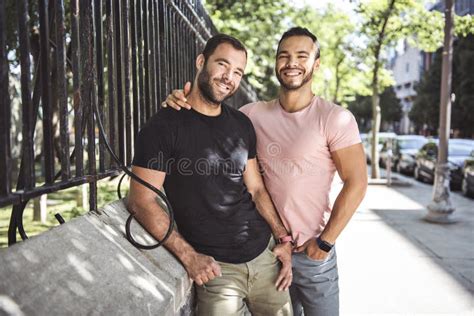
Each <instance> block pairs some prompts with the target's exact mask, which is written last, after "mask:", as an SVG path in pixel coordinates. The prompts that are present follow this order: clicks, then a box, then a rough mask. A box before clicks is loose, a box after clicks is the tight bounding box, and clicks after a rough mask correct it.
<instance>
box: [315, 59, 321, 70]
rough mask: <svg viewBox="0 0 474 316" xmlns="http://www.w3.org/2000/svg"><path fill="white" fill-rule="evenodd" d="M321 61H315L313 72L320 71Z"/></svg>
mask: <svg viewBox="0 0 474 316" xmlns="http://www.w3.org/2000/svg"><path fill="white" fill-rule="evenodd" d="M319 61H320V59H319V58H318V59H316V60H315V61H314V65H313V71H315V70H318V69H319Z"/></svg>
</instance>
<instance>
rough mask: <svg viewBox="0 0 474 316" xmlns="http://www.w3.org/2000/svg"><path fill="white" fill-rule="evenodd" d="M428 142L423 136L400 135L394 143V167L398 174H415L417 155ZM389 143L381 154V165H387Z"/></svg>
mask: <svg viewBox="0 0 474 316" xmlns="http://www.w3.org/2000/svg"><path fill="white" fill-rule="evenodd" d="M427 142H428V139H427V138H426V137H425V136H421V135H400V136H397V137H396V138H395V139H394V140H393V141H392V153H393V155H392V167H393V169H394V170H396V171H397V172H398V173H406V174H413V170H415V155H416V153H417V152H418V150H420V148H421V147H422V146H423V145H424V144H426V143H427ZM387 149H388V142H387V143H386V144H385V145H384V147H383V148H382V152H381V153H380V164H381V165H382V166H386V165H387Z"/></svg>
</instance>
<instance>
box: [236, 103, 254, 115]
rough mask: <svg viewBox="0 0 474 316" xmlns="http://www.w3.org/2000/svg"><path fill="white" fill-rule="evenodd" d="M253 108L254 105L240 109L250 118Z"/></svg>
mask: <svg viewBox="0 0 474 316" xmlns="http://www.w3.org/2000/svg"><path fill="white" fill-rule="evenodd" d="M252 107H253V103H249V104H246V105H244V106H242V107H240V108H239V111H240V112H242V113H244V114H245V115H246V116H247V117H250V110H251V108H252Z"/></svg>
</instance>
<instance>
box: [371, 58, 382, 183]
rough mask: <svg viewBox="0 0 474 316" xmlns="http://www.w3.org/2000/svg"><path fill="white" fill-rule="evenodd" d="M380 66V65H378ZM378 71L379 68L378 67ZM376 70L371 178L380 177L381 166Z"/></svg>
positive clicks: (373, 94)
mask: <svg viewBox="0 0 474 316" xmlns="http://www.w3.org/2000/svg"><path fill="white" fill-rule="evenodd" d="M377 68H378V67H377ZM377 72H378V69H377ZM377 72H374V79H373V81H372V144H371V151H372V152H371V161H370V165H371V178H372V179H378V178H380V167H379V150H378V146H377V145H378V143H379V130H380V121H381V114H380V112H381V111H380V97H379V88H378V84H379V83H378V73H377Z"/></svg>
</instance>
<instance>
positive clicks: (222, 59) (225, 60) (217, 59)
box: [216, 57, 244, 73]
mask: <svg viewBox="0 0 474 316" xmlns="http://www.w3.org/2000/svg"><path fill="white" fill-rule="evenodd" d="M216 61H223V62H225V63H226V64H229V65H230V61H229V60H227V59H225V58H222V57H221V58H216ZM237 70H238V71H240V72H241V73H244V70H243V69H242V68H240V67H237Z"/></svg>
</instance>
